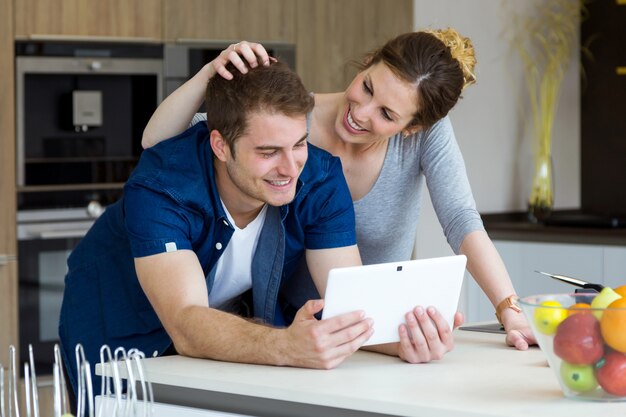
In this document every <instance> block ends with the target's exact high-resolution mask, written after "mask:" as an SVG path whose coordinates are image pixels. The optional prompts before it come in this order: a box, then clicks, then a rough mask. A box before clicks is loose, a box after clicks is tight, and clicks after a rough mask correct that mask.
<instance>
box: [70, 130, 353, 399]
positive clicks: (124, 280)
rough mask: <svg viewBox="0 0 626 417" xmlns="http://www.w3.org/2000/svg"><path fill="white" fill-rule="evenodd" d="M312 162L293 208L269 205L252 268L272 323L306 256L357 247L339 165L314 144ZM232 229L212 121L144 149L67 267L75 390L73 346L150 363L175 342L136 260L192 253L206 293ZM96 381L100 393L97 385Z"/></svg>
mask: <svg viewBox="0 0 626 417" xmlns="http://www.w3.org/2000/svg"><path fill="white" fill-rule="evenodd" d="M308 155H309V156H308V160H307V163H306V164H305V167H304V169H303V171H302V174H301V175H300V178H299V181H298V184H297V191H296V195H295V198H294V200H293V201H292V202H291V203H290V204H289V205H286V206H282V207H276V208H274V207H269V210H268V212H267V216H266V221H265V224H264V226H263V229H262V231H261V236H260V237H259V243H258V245H257V251H256V253H255V255H254V259H253V262H252V299H253V314H254V316H255V317H256V318H259V319H261V320H263V321H264V322H266V323H270V324H273V323H282V319H281V317H280V312H279V311H277V309H276V305H277V294H278V288H279V286H280V283H281V280H282V278H283V277H289V276H291V274H292V273H293V272H294V270H295V267H296V265H297V263H298V260H299V259H300V258H301V257H302V255H303V254H304V250H305V249H326V248H336V247H344V246H351V245H354V244H356V234H355V220H354V209H353V206H352V200H351V197H350V192H349V190H348V187H347V184H346V182H345V179H344V176H343V173H342V169H341V163H340V161H339V159H338V158H336V157H333V156H331V155H330V154H328V153H327V152H325V151H323V150H321V149H318V148H316V147H314V146H312V145H309V148H308ZM233 231H234V229H233V227H232V226H231V225H230V222H229V220H228V218H227V216H226V214H225V212H224V209H223V207H222V204H221V201H220V198H219V195H218V193H217V187H216V185H215V177H214V169H213V153H212V150H211V146H210V143H209V140H208V129H207V126H206V123H198V124H196V125H195V126H193V127H192V128H190V129H188V130H187V131H186V132H184V133H182V134H181V135H179V136H177V137H175V138H173V139H170V140H167V141H164V142H162V143H160V144H159V145H157V146H155V147H153V148H151V149H147V150H145V151H144V152H143V154H142V156H141V159H140V161H139V164H138V165H137V168H136V169H135V171H134V172H133V173H132V175H131V177H130V178H129V180H128V181H127V183H126V185H125V187H124V197H123V198H122V199H121V200H120V201H118V202H116V203H115V204H112V205H111V206H109V207H108V208H107V210H106V211H105V213H104V214H103V215H102V216H101V217H100V218H99V219H98V220H97V221H96V223H95V224H94V226H93V227H92V228H91V229H90V231H89V232H88V233H87V235H86V236H85V237H84V238H83V239H82V241H81V242H80V243H79V245H78V246H77V247H76V249H75V250H74V251H73V252H72V254H71V256H70V257H69V259H68V269H69V272H68V274H67V276H66V278H65V293H64V297H63V305H62V309H61V319H60V324H59V335H60V339H61V345H62V351H63V356H64V361H65V364H66V366H67V367H68V373H69V376H70V380H71V382H72V385H73V386H74V388H76V374H77V370H76V362H75V360H74V359H73V358H74V356H73V352H74V348H75V346H76V344H77V343H81V344H82V345H83V347H84V349H85V354H86V357H87V360H88V361H89V362H91V363H92V364H95V363H97V362H98V361H99V352H100V347H101V346H102V345H103V344H108V345H109V346H110V347H111V348H112V349H115V348H117V347H119V346H123V347H125V348H127V349H130V348H137V349H139V350H141V351H143V352H144V353H145V354H146V355H148V356H151V355H153V354H156V355H159V354H162V353H163V352H164V351H165V350H166V349H167V348H168V347H169V346H170V345H171V343H172V342H171V339H170V338H169V336H168V335H167V333H166V332H165V329H164V328H163V325H162V324H161V322H160V321H159V318H158V317H157V315H156V313H155V311H154V309H153V308H152V306H151V305H150V302H149V301H148V299H147V297H146V296H145V294H144V292H143V291H142V289H141V287H140V285H139V281H138V279H137V275H136V273H135V266H134V258H136V257H144V256H149V255H154V254H158V253H162V252H166V251H168V250H176V249H177V250H181V249H189V250H193V251H194V252H195V253H196V255H197V257H198V260H199V261H200V264H201V265H202V268H203V270H204V273H205V276H206V284H207V288H208V290H209V292H210V291H211V288H212V286H213V278H214V277H213V273H214V267H215V265H216V263H217V260H218V259H219V257H220V255H221V254H222V253H223V251H224V249H225V248H226V245H227V244H228V242H229V240H230V238H231V236H232V234H233ZM212 271H213V272H212ZM172 279H176V277H174V276H173V277H172ZM94 368H95V366H92V369H94ZM94 383H95V387H94V388H95V389H96V391H97V390H98V389H99V385H100V384H99V381H98V380H97V379H96V380H94Z"/></svg>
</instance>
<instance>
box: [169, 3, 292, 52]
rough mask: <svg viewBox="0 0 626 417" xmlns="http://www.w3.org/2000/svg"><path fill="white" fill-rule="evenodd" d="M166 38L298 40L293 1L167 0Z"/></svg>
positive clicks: (182, 39)
mask: <svg viewBox="0 0 626 417" xmlns="http://www.w3.org/2000/svg"><path fill="white" fill-rule="evenodd" d="M163 39H164V41H166V42H176V41H185V40H190V39H197V40H209V39H210V40H239V39H246V40H265V41H282V42H295V39H296V2H295V1H293V0H187V1H184V2H180V1H176V0H163Z"/></svg>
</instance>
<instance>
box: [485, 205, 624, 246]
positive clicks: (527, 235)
mask: <svg viewBox="0 0 626 417" xmlns="http://www.w3.org/2000/svg"><path fill="white" fill-rule="evenodd" d="M482 219H483V223H484V225H485V229H486V230H487V233H489V236H490V237H491V238H492V239H496V240H512V241H525V242H553V243H577V244H591V245H617V246H626V227H624V226H625V220H624V219H621V218H615V219H600V218H595V217H592V216H586V215H583V214H582V213H580V212H579V211H577V210H557V211H555V212H554V214H553V216H552V217H551V218H550V219H548V221H547V222H546V224H544V223H532V222H530V221H529V220H528V214H527V213H526V212H511V213H494V214H482ZM612 224H613V225H614V226H618V227H611V225H612Z"/></svg>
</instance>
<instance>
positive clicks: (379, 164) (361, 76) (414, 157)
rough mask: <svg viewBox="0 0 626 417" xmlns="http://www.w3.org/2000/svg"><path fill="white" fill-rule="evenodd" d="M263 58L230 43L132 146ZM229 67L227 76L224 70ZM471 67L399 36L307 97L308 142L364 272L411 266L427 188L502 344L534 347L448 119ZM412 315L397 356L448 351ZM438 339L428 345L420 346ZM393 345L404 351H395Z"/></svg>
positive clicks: (422, 317)
mask: <svg viewBox="0 0 626 417" xmlns="http://www.w3.org/2000/svg"><path fill="white" fill-rule="evenodd" d="M270 59H271V58H270V57H269V56H268V54H267V52H266V51H265V49H264V48H263V46H262V45H260V44H258V43H251V42H245V41H244V42H239V43H237V44H233V45H230V46H229V47H228V48H227V49H225V50H224V51H222V53H221V54H220V55H219V56H218V57H217V58H216V59H215V60H213V61H212V62H210V63H209V64H207V65H206V66H205V67H204V68H203V69H202V70H201V71H200V72H199V73H198V74H196V75H195V76H194V77H193V78H192V79H191V80H189V81H188V82H187V83H186V84H184V85H183V86H181V87H180V88H179V89H178V90H176V91H175V92H174V93H173V94H171V95H170V96H169V97H167V99H166V100H164V101H163V103H162V104H161V105H160V106H159V108H158V109H157V110H156V112H155V114H154V115H153V117H152V119H151V120H150V122H149V123H148V125H147V127H146V129H145V131H144V137H143V140H142V144H143V146H144V147H149V146H152V145H154V144H156V143H158V142H159V141H161V140H164V139H166V138H169V137H171V136H174V135H176V134H178V133H180V132H182V131H183V130H185V129H186V128H187V126H188V125H189V122H190V120H192V118H194V113H195V111H196V109H198V108H199V106H200V105H201V103H202V101H203V99H204V91H205V86H206V83H207V80H208V79H210V78H211V77H213V76H215V75H216V74H219V75H220V76H222V77H224V78H226V79H230V78H231V77H232V74H231V73H230V71H229V69H230V70H234V69H233V68H236V69H237V70H239V71H241V72H244V73H245V72H246V71H247V65H249V66H251V67H254V66H256V65H264V64H267V63H268V62H269V60H270ZM228 64H232V65H233V66H230V67H228V68H229V69H227V65H228ZM475 64H476V59H475V56H474V50H473V46H472V44H471V41H470V40H469V39H468V38H464V37H462V36H460V35H459V34H458V33H457V32H456V31H455V30H454V29H446V30H437V31H420V32H411V33H406V34H403V35H400V36H398V37H396V38H394V39H392V40H390V41H389V42H387V43H386V44H385V45H384V46H383V47H382V48H380V49H378V50H376V51H373V52H372V53H370V54H368V55H367V56H366V57H365V59H364V62H363V65H362V68H361V71H360V72H359V73H358V74H357V75H356V77H355V78H354V80H353V81H352V82H351V84H350V85H349V86H348V88H347V89H346V91H344V92H341V93H334V94H316V95H315V96H314V97H315V107H314V109H313V111H312V112H311V114H310V116H309V125H310V126H309V128H310V129H309V141H310V143H312V144H313V145H316V146H318V147H320V148H323V149H325V150H326V151H328V152H330V153H331V154H333V155H336V156H339V157H340V158H341V162H342V165H343V172H344V174H345V177H346V179H347V182H348V185H349V187H350V192H351V194H352V199H353V201H354V209H355V213H356V222H357V243H358V246H359V250H360V253H361V257H362V260H363V263H364V264H372V263H380V262H393V261H400V260H407V259H410V257H411V254H412V250H413V246H414V242H415V236H416V231H417V222H418V218H419V213H420V209H421V202H420V195H421V192H422V189H423V187H424V184H425V182H426V183H427V184H428V190H429V193H430V197H431V200H432V202H433V205H434V208H435V211H436V213H437V216H438V218H439V221H440V223H441V225H442V227H443V231H444V233H445V235H446V238H447V240H448V242H449V244H450V246H451V247H452V249H453V250H454V252H455V253H460V254H464V255H466V256H467V259H468V264H467V269H468V270H469V272H470V273H471V274H472V276H473V277H474V279H475V280H476V281H477V283H478V284H479V285H480V287H481V288H482V289H483V291H484V292H485V294H486V295H487V297H488V298H489V300H490V301H491V302H492V304H493V305H494V306H496V312H497V316H498V318H499V320H500V321H501V322H502V324H503V325H504V327H505V329H506V331H507V336H506V342H507V344H509V345H511V346H515V347H516V348H517V349H520V350H524V349H527V348H528V345H529V344H532V343H535V339H534V337H533V335H532V332H531V330H530V328H529V327H528V325H527V323H526V321H525V319H524V317H523V316H522V315H521V314H520V313H519V311H517V310H516V308H515V306H512V304H511V302H510V300H511V297H513V296H515V290H514V288H513V285H512V283H511V280H510V277H509V275H508V273H507V271H506V268H505V266H504V264H503V262H502V260H501V258H500V256H499V254H498V252H497V251H496V249H495V247H494V245H493V243H492V242H491V240H490V239H489V237H488V235H487V233H485V230H484V228H483V224H482V221H481V218H480V215H479V214H478V212H477V211H476V208H475V203H474V199H473V196H472V193H471V189H470V186H469V182H468V179H467V175H466V172H465V165H464V162H463V158H462V155H461V153H460V150H459V148H458V145H457V143H456V139H455V136H454V131H453V129H452V126H451V123H450V120H449V118H448V117H447V114H448V112H449V111H450V110H451V109H452V107H453V106H454V105H455V104H456V102H457V101H458V99H459V98H460V96H461V92H462V91H463V89H464V88H465V87H466V86H467V85H469V84H472V83H473V82H475V78H474V75H473V70H474V66H475ZM194 119H195V118H194ZM302 276H304V275H302V274H299V275H298V279H294V280H291V281H289V284H291V285H290V288H288V289H287V290H286V291H283V292H284V293H285V294H286V297H287V302H289V303H290V304H291V305H292V306H293V308H295V309H297V308H298V307H300V305H299V304H300V303H301V302H302V301H303V300H306V299H310V298H311V293H310V291H314V288H312V284H311V283H310V280H306V279H301V277H302ZM412 313H413V314H407V317H406V319H407V322H406V325H405V326H401V328H400V336H401V339H402V340H403V341H402V342H401V343H400V345H401V346H400V354H399V355H400V357H402V358H403V359H405V360H407V361H408V362H427V361H429V360H432V359H436V358H438V357H441V356H442V354H443V353H445V352H446V351H448V350H450V349H451V348H452V342H451V341H450V340H449V338H450V336H449V335H448V334H447V333H448V332H449V330H447V331H446V329H441V328H437V329H436V331H435V332H434V333H433V331H432V329H430V328H428V327H429V326H430V325H429V324H428V323H429V322H430V320H429V319H428V317H429V316H430V317H433V316H434V315H435V314H437V313H436V312H434V311H431V309H427V310H424V309H422V308H421V307H418V308H416V309H415V311H413V312H412ZM437 334H438V336H439V337H438V340H431V339H433V335H434V336H437ZM407 336H408V337H407ZM435 338H437V337H435ZM407 341H408V342H407ZM403 343H404V344H405V345H406V344H407V343H411V344H412V346H408V345H406V346H404V348H405V349H403V346H402V344H403ZM421 345H424V346H426V347H423V346H421ZM427 345H431V346H427ZM390 353H397V352H394V351H390Z"/></svg>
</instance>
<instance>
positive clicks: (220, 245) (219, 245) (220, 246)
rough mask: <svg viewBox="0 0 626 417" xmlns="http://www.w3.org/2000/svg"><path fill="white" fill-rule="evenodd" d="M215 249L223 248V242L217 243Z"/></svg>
mask: <svg viewBox="0 0 626 417" xmlns="http://www.w3.org/2000/svg"><path fill="white" fill-rule="evenodd" d="M215 249H217V250H222V244H221V243H220V242H217V243H216V244H215Z"/></svg>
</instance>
